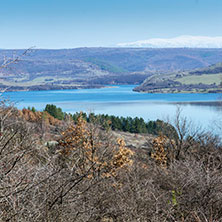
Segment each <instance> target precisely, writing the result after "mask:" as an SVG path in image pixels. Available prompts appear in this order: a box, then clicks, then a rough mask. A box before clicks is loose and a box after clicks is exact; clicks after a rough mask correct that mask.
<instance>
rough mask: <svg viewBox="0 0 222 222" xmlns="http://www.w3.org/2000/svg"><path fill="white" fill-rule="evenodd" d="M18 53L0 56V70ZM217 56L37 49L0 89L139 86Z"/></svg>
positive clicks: (207, 52)
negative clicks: (150, 79)
mask: <svg viewBox="0 0 222 222" xmlns="http://www.w3.org/2000/svg"><path fill="white" fill-rule="evenodd" d="M23 52H24V50H0V65H1V64H4V61H5V57H7V58H13V56H14V55H18V56H19V55H21V54H23ZM221 56H222V49H188V48H187V49H186V48H181V49H146V48H140V49H138V48H76V49H61V50H41V49H36V50H31V51H29V52H28V53H27V54H26V55H25V56H23V57H21V58H20V59H19V62H18V63H16V64H11V65H10V66H9V67H8V69H7V70H5V69H4V70H1V73H0V88H1V89H4V88H6V87H8V89H9V90H44V89H45V90H47V89H69V88H93V87H102V86H104V85H108V84H141V83H142V82H143V81H144V80H145V79H146V78H147V77H149V76H151V75H153V74H155V73H161V74H162V75H165V74H166V73H169V72H177V71H184V70H192V69H196V68H203V67H206V66H208V65H211V64H215V63H217V62H219V61H220V58H221Z"/></svg>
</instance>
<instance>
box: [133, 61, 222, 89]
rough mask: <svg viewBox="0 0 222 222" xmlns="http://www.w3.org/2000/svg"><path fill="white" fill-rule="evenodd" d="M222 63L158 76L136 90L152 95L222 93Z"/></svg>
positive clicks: (154, 76)
mask: <svg viewBox="0 0 222 222" xmlns="http://www.w3.org/2000/svg"><path fill="white" fill-rule="evenodd" d="M221 87H222V63H217V64H215V65H211V66H209V67H206V68H201V69H195V70H192V71H184V72H176V73H169V74H167V75H166V74H165V75H163V74H156V75H153V76H151V77H148V78H147V79H146V80H145V81H144V82H143V83H142V84H141V85H140V86H138V87H136V88H135V89H134V90H135V91H139V92H150V93H179V92H180V93H186V92H190V93H213V92H215V93H216V92H222V88H221Z"/></svg>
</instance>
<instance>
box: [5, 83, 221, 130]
mask: <svg viewBox="0 0 222 222" xmlns="http://www.w3.org/2000/svg"><path fill="white" fill-rule="evenodd" d="M134 87H135V86H134V85H125V86H111V87H107V88H102V89H73V90H52V91H27V92H7V93H4V96H5V97H9V98H10V100H12V101H14V102H16V104H15V106H16V107H18V108H20V109H22V108H24V107H28V106H30V107H32V106H34V107H35V108H36V109H38V110H43V109H44V107H45V105H46V104H55V105H56V106H59V107H61V108H62V109H63V111H65V112H68V113H75V112H78V111H84V112H95V113H104V114H109V115H116V116H124V117H126V116H131V117H136V116H138V117H142V118H144V120H146V121H148V120H156V119H163V120H166V119H167V118H169V119H170V120H171V119H173V117H174V116H175V113H176V110H177V107H178V106H180V107H181V109H182V114H183V116H185V117H187V118H188V119H189V120H192V121H193V122H194V124H195V125H197V126H202V127H204V128H205V129H207V130H210V131H212V130H213V131H214V132H217V133H218V132H219V131H218V129H215V124H216V121H218V120H220V119H222V112H221V108H220V106H214V105H210V104H208V103H199V102H212V101H220V100H221V94H150V93H138V92H133V91H132V89H133V88H134ZM178 104H179V105H178Z"/></svg>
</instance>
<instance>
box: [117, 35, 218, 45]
mask: <svg viewBox="0 0 222 222" xmlns="http://www.w3.org/2000/svg"><path fill="white" fill-rule="evenodd" d="M118 46H119V47H149V48H222V37H221V36H220V37H208V36H189V35H184V36H179V37H175V38H168V39H167V38H165V39H163V38H152V39H147V40H141V41H136V42H128V43H120V44H118Z"/></svg>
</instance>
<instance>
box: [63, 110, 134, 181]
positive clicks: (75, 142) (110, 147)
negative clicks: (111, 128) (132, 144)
mask: <svg viewBox="0 0 222 222" xmlns="http://www.w3.org/2000/svg"><path fill="white" fill-rule="evenodd" d="M97 130H98V129H93V130H92V129H90V126H89V125H88V124H87V122H86V121H85V120H84V119H83V117H82V115H81V114H80V116H79V118H78V120H77V124H76V125H72V126H70V127H69V128H68V129H67V130H66V131H65V132H63V133H62V135H63V136H62V138H61V140H60V141H59V146H60V151H59V153H60V154H61V156H63V157H65V159H66V163H67V165H68V167H70V168H75V169H77V171H76V172H78V174H84V173H87V177H88V178H93V177H95V176H102V177H106V178H107V177H111V176H115V175H116V174H117V172H118V170H119V169H121V168H123V167H125V166H126V167H128V166H130V165H131V164H132V160H131V156H132V155H133V152H132V151H131V150H130V149H127V148H126V147H125V142H124V141H123V140H122V139H118V141H117V143H116V142H115V143H110V142H109V141H107V140H106V139H104V138H101V137H100V136H99V134H98V132H97Z"/></svg>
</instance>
